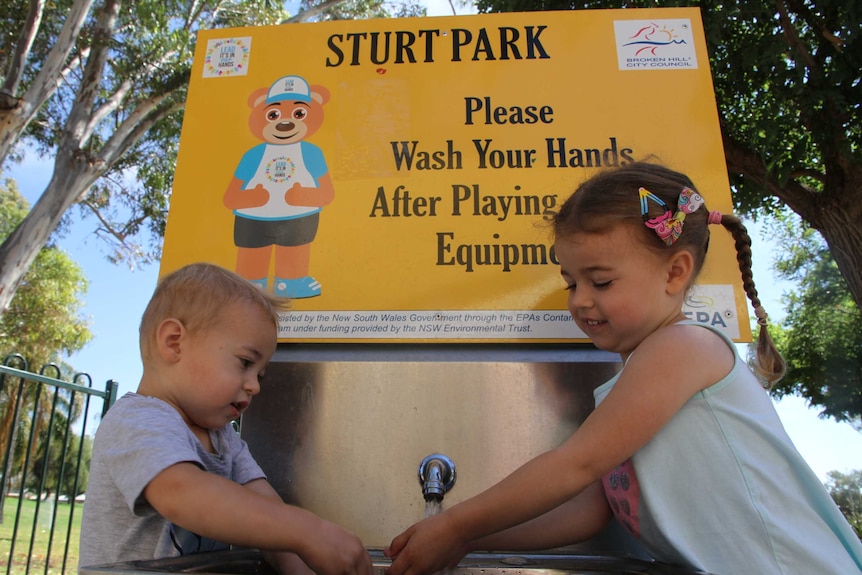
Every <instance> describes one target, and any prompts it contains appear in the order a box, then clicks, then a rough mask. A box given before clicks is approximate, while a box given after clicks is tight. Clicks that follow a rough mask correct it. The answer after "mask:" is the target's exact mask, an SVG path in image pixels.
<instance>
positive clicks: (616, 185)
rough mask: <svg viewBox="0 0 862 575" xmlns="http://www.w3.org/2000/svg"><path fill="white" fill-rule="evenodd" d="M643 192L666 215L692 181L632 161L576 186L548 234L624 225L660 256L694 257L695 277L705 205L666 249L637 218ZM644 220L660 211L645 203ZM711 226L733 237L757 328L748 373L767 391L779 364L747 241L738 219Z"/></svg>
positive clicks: (703, 240) (704, 234) (701, 256)
mask: <svg viewBox="0 0 862 575" xmlns="http://www.w3.org/2000/svg"><path fill="white" fill-rule="evenodd" d="M641 188H645V189H646V190H648V191H649V192H651V193H652V194H653V195H655V196H657V197H659V198H661V200H662V201H663V202H664V203H665V204H666V206H667V207H669V209H670V210H671V211H672V212H675V211H676V209H677V202H678V199H679V196H680V193H681V192H682V190H683V188H691V189H692V190H696V189H697V188H696V187H695V186H694V184H693V183H692V181H691V180H690V179H689V178H688V176H686V175H685V174H681V173H679V172H676V171H674V170H671V169H669V168H667V167H664V166H662V165H660V164H656V163H652V162H634V163H630V164H626V165H624V166H622V167H619V168H613V169H609V170H605V171H603V172H600V173H598V174H596V175H595V176H593V177H592V178H590V179H588V180H587V181H585V182H584V183H582V184H581V185H580V186H578V188H577V189H576V190H575V193H574V194H572V195H571V196H570V197H569V198H568V199H567V200H566V201H565V202H564V203H563V205H562V206H560V210H559V211H558V212H557V214H556V215H555V216H554V218H553V229H554V234H555V235H556V236H557V237H565V236H568V235H570V234H574V233H603V232H604V231H606V230H608V229H610V228H611V227H613V226H615V225H618V224H624V225H628V226H631V227H632V228H633V229H634V230H635V233H636V234H639V235H636V236H635V237H638V238H641V240H642V241H643V243H644V244H645V245H647V246H648V247H649V248H650V249H654V250H656V251H660V252H663V253H665V254H667V253H669V252H668V250H670V253H673V252H676V251H679V250H687V251H688V252H689V253H691V254H692V256H693V258H694V266H695V267H694V274H693V276H692V281H694V279H696V278H697V275H698V274H699V273H700V270H701V269H702V268H703V263H704V260H705V259H706V252H707V249H708V248H709V223H710V212H709V210H708V209H707V208H706V206H705V205H701V206H700V207H699V208H698V209H697V210H696V211H694V212H693V213H691V214H688V215H686V217H685V223H684V227H683V231H682V233H681V234H680V236H679V237H678V238H677V239H676V240H675V241H674V242H673V243H672V244H671V245H667V244H666V243H665V241H664V240H662V239H661V238H660V237H659V236H658V235H657V234H656V232H655V230H652V229H650V228H648V227H647V226H646V225H644V217H643V216H642V215H641V204H640V197H639V190H640V189H641ZM648 205H649V213H648V218H655V217H657V216H660V215H661V214H662V212H663V208H662V207H660V206H659V205H658V204H656V203H654V202H648ZM713 217H714V218H715V219H713V220H712V221H713V223H721V225H722V226H723V227H724V229H726V230H727V231H728V232H729V233H730V235H731V236H732V237H733V240H734V243H735V246H736V260H737V262H738V263H739V271H740V273H741V274H742V287H743V289H744V290H745V294H746V295H747V296H748V299H749V300H750V301H751V305H752V306H753V307H754V315H755V317H756V318H757V323H758V324H759V326H760V330H759V334H758V338H757V347H756V353H755V359H754V362H753V365H752V369H753V370H754V371H755V373H756V374H757V375H758V377H759V378H760V379H761V380H762V381H765V382H766V384H765V387H767V388H768V387H771V386H772V385H773V384H774V383H775V382H777V381H778V380H779V379H781V377H782V376H783V375H784V371H785V364H784V360H783V358H782V357H781V355H780V354H779V353H778V350H777V349H776V348H775V344H774V343H773V341H772V338H771V337H770V336H769V330H768V329H767V317H768V316H767V314H766V311H765V310H764V309H763V306H762V305H761V303H760V298H759V297H758V295H757V288H756V287H755V285H754V277H753V274H752V271H751V237H750V236H749V235H748V230H746V229H745V226H744V225H743V223H742V220H740V219H739V217H737V216H735V215H732V214H721V216H720V221H719V220H718V214H717V213H714V216H713Z"/></svg>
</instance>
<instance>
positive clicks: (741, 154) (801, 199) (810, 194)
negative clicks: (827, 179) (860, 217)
mask: <svg viewBox="0 0 862 575" xmlns="http://www.w3.org/2000/svg"><path fill="white" fill-rule="evenodd" d="M721 138H722V142H723V144H724V155H725V159H726V161H727V169H728V171H729V172H730V173H732V174H740V175H742V176H743V177H744V178H746V179H748V180H751V181H753V182H756V183H757V184H759V185H760V186H761V187H762V188H763V189H764V191H765V192H766V194H769V195H773V196H775V197H777V198H778V199H780V200H781V201H782V202H784V203H785V204H787V205H788V206H789V207H790V208H791V209H792V210H793V211H795V212H796V213H798V214H806V217H808V216H809V215H810V218H809V223H811V225H812V227H814V228H815V229H820V224H821V223H822V222H820V220H819V216H818V215H817V214H819V210H818V208H817V205H818V195H819V194H817V192H814V191H812V190H810V189H808V188H806V187H805V186H803V185H802V184H800V183H799V182H798V181H796V180H788V181H787V182H785V183H783V184H782V183H781V182H779V181H778V180H777V179H776V178H775V177H774V176H773V175H772V174H770V172H769V170H768V169H767V167H766V165H765V164H764V162H763V160H762V158H761V157H760V155H759V154H758V153H756V152H754V151H753V150H750V149H748V148H747V147H745V146H743V145H742V144H740V143H739V142H738V141H736V140H734V139H733V137H731V136H730V135H729V134H728V133H727V131H726V130H725V128H724V127H723V126H722V128H721ZM818 177H819V178H823V174H822V173H821V174H819V175H818Z"/></svg>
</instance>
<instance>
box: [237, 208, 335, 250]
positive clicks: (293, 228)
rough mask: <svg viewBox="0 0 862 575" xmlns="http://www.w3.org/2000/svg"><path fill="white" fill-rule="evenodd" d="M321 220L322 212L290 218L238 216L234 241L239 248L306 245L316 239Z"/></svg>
mask: <svg viewBox="0 0 862 575" xmlns="http://www.w3.org/2000/svg"><path fill="white" fill-rule="evenodd" d="M319 222H320V212H315V213H313V214H311V215H308V216H303V217H301V218H293V219H290V220H253V219H251V218H244V217H242V216H236V217H235V218H234V223H233V243H234V244H235V245H236V247H238V248H264V247H267V246H272V245H276V246H284V247H295V246H304V245H305V244H310V243H311V242H312V241H313V240H314V236H316V235H317V225H318V223H319Z"/></svg>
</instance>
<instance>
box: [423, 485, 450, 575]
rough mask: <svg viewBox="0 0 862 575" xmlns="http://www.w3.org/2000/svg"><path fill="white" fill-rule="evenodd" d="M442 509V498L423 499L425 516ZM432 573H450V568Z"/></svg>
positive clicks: (435, 513)
mask: <svg viewBox="0 0 862 575" xmlns="http://www.w3.org/2000/svg"><path fill="white" fill-rule="evenodd" d="M441 511H443V500H442V499H428V500H426V501H425V517H426V518H428V517H431V516H432V515H437V514H438V513H440V512H441ZM434 575H452V569H448V568H447V569H442V570H440V571H437V573H435V574H434Z"/></svg>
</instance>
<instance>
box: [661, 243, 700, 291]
mask: <svg viewBox="0 0 862 575" xmlns="http://www.w3.org/2000/svg"><path fill="white" fill-rule="evenodd" d="M693 273H694V256H693V255H691V252H689V251H688V250H679V251H678V252H676V253H674V254H673V255H672V256H670V259H669V260H668V265H667V288H666V289H667V293H668V294H669V295H676V294H677V293H679V292H680V291H683V292H684V291H685V290H687V289H688V288H689V287H691V279H692V277H691V276H692V274H693Z"/></svg>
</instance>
